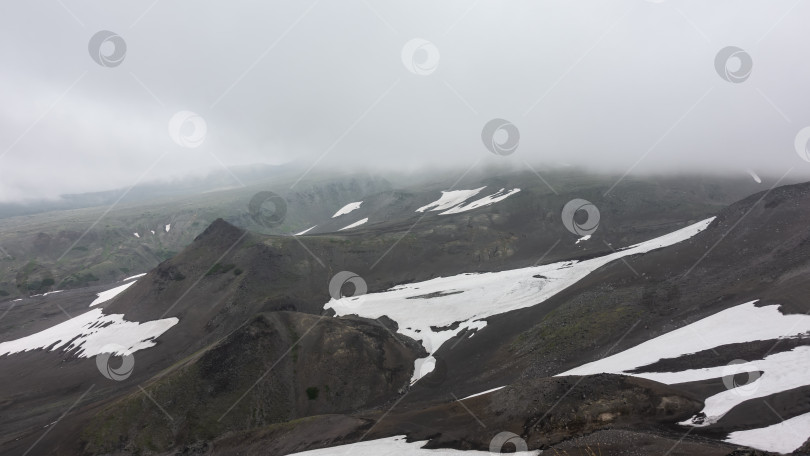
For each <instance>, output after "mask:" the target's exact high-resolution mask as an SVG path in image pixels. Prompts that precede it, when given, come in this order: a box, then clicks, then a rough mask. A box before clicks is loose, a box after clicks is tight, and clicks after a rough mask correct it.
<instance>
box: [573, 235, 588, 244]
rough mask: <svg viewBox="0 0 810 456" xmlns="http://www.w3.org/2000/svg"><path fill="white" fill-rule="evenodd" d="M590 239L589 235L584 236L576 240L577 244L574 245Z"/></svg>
mask: <svg viewBox="0 0 810 456" xmlns="http://www.w3.org/2000/svg"><path fill="white" fill-rule="evenodd" d="M590 238H591V235H590V234H586V235H585V236H582V237H581V238H579V239H577V242H575V244H579V243H580V242H584V241H587V240H588V239H590Z"/></svg>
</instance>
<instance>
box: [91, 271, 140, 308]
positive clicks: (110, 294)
mask: <svg viewBox="0 0 810 456" xmlns="http://www.w3.org/2000/svg"><path fill="white" fill-rule="evenodd" d="M130 278H131V277H130ZM135 282H137V280H134V281H132V282H128V283H125V284H123V285H120V286H117V287H115V288H112V289H110V290H107V291H102V292H101V293H99V294H98V298H96V300H95V301H93V302H91V303H90V307H93V306H97V305H99V304H103V303H105V302H107V301H109V300H110V299H112V298H114V297H116V296H118V295H119V294H121V293H123V292H124V290H126V289H127V288H129V287H131V286H132V285H134V284H135Z"/></svg>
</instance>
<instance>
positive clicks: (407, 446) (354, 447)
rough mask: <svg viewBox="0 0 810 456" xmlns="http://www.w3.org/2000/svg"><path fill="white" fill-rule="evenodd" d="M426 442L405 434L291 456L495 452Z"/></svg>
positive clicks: (530, 454)
mask: <svg viewBox="0 0 810 456" xmlns="http://www.w3.org/2000/svg"><path fill="white" fill-rule="evenodd" d="M426 443H427V442H411V443H408V442H407V441H406V440H405V436H404V435H401V436H397V437H389V438H386V439H378V440H370V441H368V442H359V443H353V444H351V445H343V446H337V447H332V448H323V449H320V450H312V451H304V452H303V453H294V454H293V455H291V456H296V455H297V456H410V455H419V456H466V455H470V456H483V455H491V454H497V453H494V452H489V451H472V450H470V451H461V450H444V449H441V450H428V449H424V448H422V447H423V446H425V444H426ZM512 454H515V455H519V456H536V455H538V454H540V451H537V450H535V451H520V452H517V453H512Z"/></svg>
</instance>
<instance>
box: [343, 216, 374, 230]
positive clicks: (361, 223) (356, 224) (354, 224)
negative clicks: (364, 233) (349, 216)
mask: <svg viewBox="0 0 810 456" xmlns="http://www.w3.org/2000/svg"><path fill="white" fill-rule="evenodd" d="M366 222H368V217H366V218H364V219H363V220H358V221H356V222H354V223H352V224H351V225H349V226H344V227H343V228H341V229H339V230H338V231H343V230H348V229H351V228H357V227H358V226H360V225H364V224H365V223H366Z"/></svg>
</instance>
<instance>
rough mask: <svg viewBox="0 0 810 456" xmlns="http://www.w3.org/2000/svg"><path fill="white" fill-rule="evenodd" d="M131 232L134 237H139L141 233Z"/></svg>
mask: <svg viewBox="0 0 810 456" xmlns="http://www.w3.org/2000/svg"><path fill="white" fill-rule="evenodd" d="M132 234H133V235H134V236H135V237H136V238H140V237H141V235H140V234H138V233H132Z"/></svg>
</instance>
